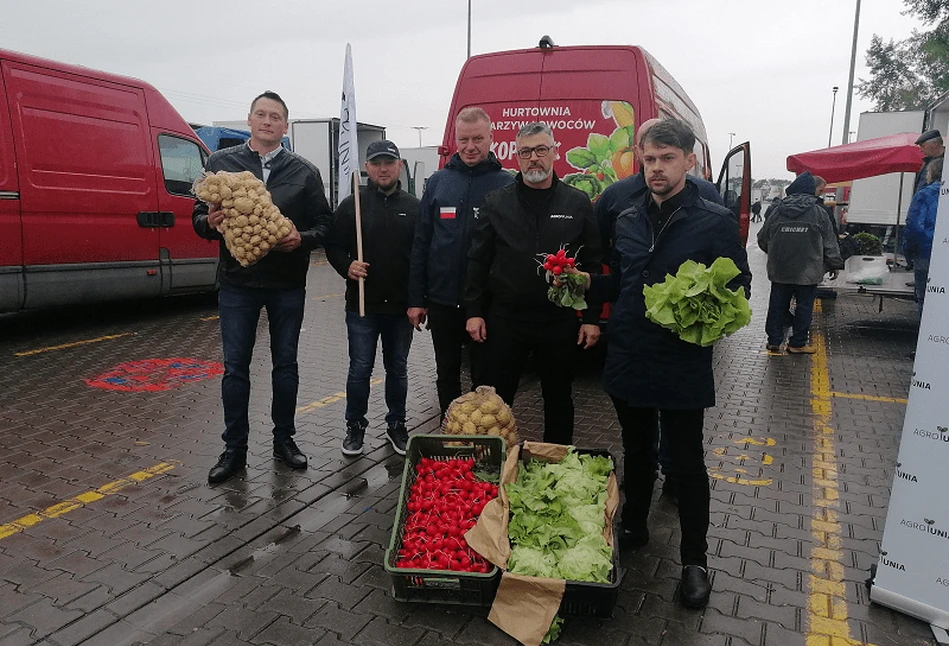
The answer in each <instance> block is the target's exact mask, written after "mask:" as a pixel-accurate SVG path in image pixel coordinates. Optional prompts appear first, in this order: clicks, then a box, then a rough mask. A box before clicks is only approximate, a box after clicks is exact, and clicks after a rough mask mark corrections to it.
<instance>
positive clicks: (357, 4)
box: [0, 0, 922, 178]
mask: <svg viewBox="0 0 949 646" xmlns="http://www.w3.org/2000/svg"><path fill="white" fill-rule="evenodd" d="M4 4H5V6H4V8H3V20H2V21H0V47H2V48H6V49H13V50H17V51H21V52H27V53H30V54H35V55H38V56H44V57H47V58H53V59H56V60H61V61H66V62H70V63H75V64H80V65H85V66H87V67H93V68H97V69H103V70H107V71H110V72H115V73H119V74H125V75H129V76H135V77H138V78H141V79H143V80H146V81H148V82H149V83H151V84H153V85H155V86H157V87H158V89H160V90H161V91H162V93H164V94H165V96H166V97H167V98H168V99H169V100H170V101H171V102H172V103H173V104H174V105H175V107H176V108H177V109H178V111H179V112H180V113H181V114H182V115H183V116H184V117H185V118H186V119H187V120H189V121H192V122H203V123H210V122H211V121H220V120H230V119H243V118H245V117H246V115H247V111H248V104H249V101H250V100H251V99H252V98H253V97H254V96H255V95H256V94H258V93H259V92H261V91H262V90H264V89H272V90H274V91H276V92H279V93H280V94H281V95H282V96H283V97H284V99H285V100H286V101H287V103H288V104H289V106H290V111H291V118H293V117H298V118H316V117H332V116H339V96H340V91H341V87H342V72H343V58H344V54H345V49H346V43H347V42H350V43H352V46H353V59H354V69H355V83H356V110H357V116H358V119H359V120H360V121H364V122H368V123H375V124H379V125H384V126H386V127H387V129H388V134H389V137H390V138H391V139H393V140H394V141H395V142H396V143H397V144H399V145H401V146H417V145H418V141H419V131H418V130H415V129H413V126H419V127H424V128H427V129H426V130H422V131H421V136H422V143H423V144H424V145H436V144H439V143H441V138H442V133H443V130H444V127H445V119H446V116H447V112H448V107H449V102H450V101H451V94H452V90H453V88H454V84H455V80H456V79H457V76H458V72H459V70H460V69H461V66H462V64H463V63H464V60H465V56H466V37H467V36H466V33H467V31H466V30H467V0H402V1H401V2H395V1H393V0H346V1H337V2H326V1H325V0H277V1H275V2H259V1H258V2H247V1H245V0H228V1H226V2H225V1H223V0H200V2H196V1H194V0H190V1H188V2H185V1H182V0H163V1H162V2H159V3H157V4H154V3H151V4H144V3H139V2H130V1H128V0H80V1H77V2H61V1H57V2H52V1H50V0H32V1H31V2H15V3H14V2H7V3H4ZM855 6H856V2H855V0H793V1H788V2H785V1H781V0H718V2H707V1H704V0H626V1H608V0H603V1H597V0H582V1H580V0H573V1H568V0H531V1H527V0H472V19H471V23H472V26H471V31H472V36H471V41H472V42H471V48H472V53H473V54H479V53H486V52H494V51H501V50H507V49H520V48H525V47H532V46H535V45H536V44H537V41H538V40H539V39H540V37H541V36H542V35H544V34H549V35H550V36H551V37H552V38H553V40H554V42H555V43H556V44H558V45H580V44H630V45H641V46H643V47H644V48H645V49H647V50H648V51H649V52H650V53H651V54H653V56H655V57H656V58H657V59H658V60H659V62H660V63H662V65H663V66H664V67H665V68H666V69H667V70H669V72H670V73H671V74H672V75H673V76H674V77H675V78H676V79H677V80H678V81H679V83H680V84H681V85H682V87H683V88H684V89H685V90H686V92H688V94H689V95H690V96H691V97H692V100H693V101H694V102H695V104H696V105H697V106H698V108H699V110H700V112H701V114H702V116H703V118H704V120H705V125H706V128H707V131H708V135H709V145H710V149H711V154H712V161H713V167H715V168H716V169H717V167H718V165H719V164H720V162H721V158H722V155H724V153H725V152H726V149H727V147H728V143H729V134H728V133H735V141H736V143H737V142H738V141H743V140H746V139H747V140H750V141H751V143H752V162H753V168H754V173H753V174H754V176H755V177H756V178H760V177H790V176H791V174H790V173H788V172H787V171H786V170H785V159H786V157H787V156H788V155H789V154H793V153H797V152H802V151H805V150H812V149H815V148H821V147H824V146H826V145H827V139H828V131H829V128H830V118H831V105H832V100H833V93H832V90H831V88H832V87H833V86H835V85H836V86H839V87H840V91H839V92H838V94H837V103H836V111H835V112H836V114H835V118H834V130H833V143H834V144H835V145H836V144H839V143H840V142H841V137H842V134H843V117H844V105H845V103H846V91H847V79H848V73H849V66H850V50H851V39H852V34H853V23H854V9H855ZM904 8H905V7H904V5H903V2H902V1H901V0H863V2H862V11H861V16H860V30H859V39H858V44H857V68H856V78H857V79H860V78H861V77H863V78H866V77H867V76H868V72H867V68H866V66H865V65H864V58H865V52H866V49H867V47H868V45H869V43H870V38H871V36H872V35H873V34H874V33H877V34H880V35H881V36H883V37H884V38H886V39H889V38H896V39H902V38H905V37H907V36H908V35H910V33H911V32H912V30H913V29H914V28H921V27H922V25H920V24H919V23H918V22H917V21H916V20H915V19H913V18H911V17H908V16H903V15H902V14H901V11H902V10H903V9H904ZM871 107H872V106H871V104H870V102H869V101H866V100H863V99H859V98H858V97H857V96H856V92H855V96H854V103H853V110H852V117H851V126H850V130H853V131H855V130H856V129H857V118H858V115H859V113H860V112H863V111H866V110H870V109H871Z"/></svg>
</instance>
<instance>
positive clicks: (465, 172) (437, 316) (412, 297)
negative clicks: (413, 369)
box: [407, 107, 514, 415]
mask: <svg viewBox="0 0 949 646" xmlns="http://www.w3.org/2000/svg"><path fill="white" fill-rule="evenodd" d="M491 141H492V137H491V118H490V117H488V115H487V113H486V112H485V111H484V110H482V109H481V108H478V107H468V108H465V109H464V110H462V111H461V112H459V113H458V118H457V119H456V120H455V143H456V144H457V146H458V152H456V153H455V154H454V155H452V158H451V160H449V162H448V164H446V165H445V167H444V168H443V169H441V170H440V171H438V172H436V173H435V174H433V175H432V176H431V177H430V178H429V179H428V183H427V184H426V185H425V194H424V195H422V203H421V205H420V206H419V213H418V219H417V220H416V223H415V239H414V241H413V243H412V261H411V266H410V269H409V307H408V311H407V314H408V317H409V320H410V321H411V322H412V325H413V326H415V329H416V330H421V329H422V324H423V323H426V321H427V323H428V329H429V330H431V332H432V344H433V345H434V346H435V368H436V370H437V372H438V376H437V378H436V380H435V386H436V388H437V390H438V404H439V406H440V407H441V412H442V415H444V414H445V411H446V410H448V405H449V404H451V402H452V400H453V399H455V398H456V397H458V396H459V395H461V359H462V350H463V346H464V345H465V344H466V343H467V342H468V341H469V337H468V333H467V332H466V331H465V323H466V321H467V320H468V316H467V314H466V313H465V311H464V308H463V307H462V304H461V301H462V291H463V289H464V282H465V274H466V273H467V267H468V248H469V247H470V246H471V233H472V231H474V223H475V220H476V219H477V218H478V210H479V209H480V208H481V204H482V202H483V201H484V196H485V195H487V194H488V193H490V192H491V191H493V190H495V189H497V188H501V187H503V186H507V185H508V184H510V183H511V182H513V181H514V177H513V175H511V174H510V173H508V172H507V171H505V170H503V169H502V168H501V163H500V162H499V161H498V159H497V157H495V156H494V153H492V152H491ZM480 354H481V352H480V349H479V348H478V347H477V346H475V345H472V347H471V380H472V385H479V382H480V380H481V378H482V376H481V374H480V372H481V356H480Z"/></svg>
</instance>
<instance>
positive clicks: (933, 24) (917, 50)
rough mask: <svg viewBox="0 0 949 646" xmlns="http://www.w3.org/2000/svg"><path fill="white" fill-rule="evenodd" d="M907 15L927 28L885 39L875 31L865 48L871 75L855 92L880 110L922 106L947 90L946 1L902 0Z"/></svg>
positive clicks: (948, 23) (948, 20) (948, 39)
mask: <svg viewBox="0 0 949 646" xmlns="http://www.w3.org/2000/svg"><path fill="white" fill-rule="evenodd" d="M903 4H904V5H906V7H907V9H906V10H905V11H904V12H903V13H904V14H906V15H914V16H916V17H917V18H919V19H920V20H921V21H922V22H923V25H925V26H926V28H927V29H928V30H927V31H919V30H915V29H914V30H913V35H912V36H910V37H909V38H907V39H906V40H900V41H894V40H893V39H892V38H891V39H890V40H889V41H888V42H884V41H883V38H882V37H880V36H879V35H877V34H874V35H873V39H872V40H871V41H870V48H869V49H868V50H867V58H866V61H867V66H868V67H869V68H870V78H869V79H868V80H864V79H860V83H858V84H857V93H858V94H859V95H860V96H861V97H863V98H865V99H872V100H873V101H875V102H876V103H875V106H874V108H875V109H876V110H880V111H884V112H885V111H892V110H918V109H922V108H925V107H926V106H927V105H929V104H930V103H931V102H932V101H933V100H934V99H935V98H936V97H938V96H939V95H940V94H942V93H944V92H946V91H947V90H949V3H947V2H946V0H903Z"/></svg>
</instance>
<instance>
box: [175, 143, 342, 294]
mask: <svg viewBox="0 0 949 646" xmlns="http://www.w3.org/2000/svg"><path fill="white" fill-rule="evenodd" d="M204 167H205V170H207V171H208V172H215V171H219V170H225V171H229V172H232V173H238V172H241V171H245V170H249V171H250V172H252V173H253V174H254V176H255V177H257V179H260V180H263V169H262V168H261V164H260V155H258V154H257V153H256V152H255V151H254V150H252V149H251V148H250V146H248V145H247V144H246V143H245V144H240V145H238V146H232V147H231V148H225V149H223V150H219V151H217V152H215V153H214V154H212V155H211V156H210V157H209V158H208V161H207V163H206V164H205V166H204ZM267 190H268V191H269V192H270V199H271V200H273V203H274V204H275V205H276V206H277V208H278V209H280V213H282V214H283V215H284V216H285V217H287V218H289V219H290V220H292V221H293V224H294V226H296V228H297V231H299V232H300V246H299V247H297V248H296V249H294V250H293V251H271V252H270V253H268V254H267V255H266V256H264V257H263V258H261V259H260V260H258V261H257V262H256V263H254V264H253V265H250V266H249V267H241V264H240V263H239V262H237V260H236V259H235V258H234V256H232V255H231V254H230V252H229V251H228V250H227V247H225V246H224V238H223V237H222V236H221V234H220V233H218V232H217V230H215V229H212V228H211V227H209V226H208V205H207V204H205V203H204V202H201V201H198V202H197V203H195V205H194V211H193V212H192V215H191V224H192V226H193V227H194V230H195V232H196V233H197V234H198V235H199V236H201V237H202V238H205V239H207V240H220V241H221V250H220V258H221V260H220V263H219V264H218V280H220V281H221V282H222V283H228V284H231V285H238V286H241V287H257V288H272V289H289V288H295V287H305V286H306V273H307V271H308V270H309V267H310V251H312V250H313V249H315V248H316V247H318V246H319V245H321V244H323V243H324V241H325V239H326V236H327V234H328V233H329V229H330V226H331V225H332V222H333V210H332V209H331V208H330V205H329V203H328V202H327V201H326V194H325V193H324V192H323V180H322V178H321V177H320V171H319V170H318V169H317V168H316V166H314V165H313V164H311V163H310V162H309V161H307V160H306V159H304V158H303V157H300V156H299V155H297V154H294V153H292V152H290V151H289V150H284V151H283V152H281V153H280V154H279V155H277V156H276V157H274V158H273V161H272V162H271V167H270V177H268V178H267Z"/></svg>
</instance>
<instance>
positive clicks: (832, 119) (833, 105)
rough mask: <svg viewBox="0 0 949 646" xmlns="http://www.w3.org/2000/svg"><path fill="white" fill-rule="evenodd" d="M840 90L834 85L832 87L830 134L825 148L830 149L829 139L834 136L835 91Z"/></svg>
mask: <svg viewBox="0 0 949 646" xmlns="http://www.w3.org/2000/svg"><path fill="white" fill-rule="evenodd" d="M839 89H840V88H839V87H837V86H836V85H835V86H834V87H833V90H834V100H833V102H831V104H830V132H828V133H827V147H828V148H830V140H831V137H833V136H834V109H835V108H836V107H837V90H839Z"/></svg>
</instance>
